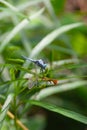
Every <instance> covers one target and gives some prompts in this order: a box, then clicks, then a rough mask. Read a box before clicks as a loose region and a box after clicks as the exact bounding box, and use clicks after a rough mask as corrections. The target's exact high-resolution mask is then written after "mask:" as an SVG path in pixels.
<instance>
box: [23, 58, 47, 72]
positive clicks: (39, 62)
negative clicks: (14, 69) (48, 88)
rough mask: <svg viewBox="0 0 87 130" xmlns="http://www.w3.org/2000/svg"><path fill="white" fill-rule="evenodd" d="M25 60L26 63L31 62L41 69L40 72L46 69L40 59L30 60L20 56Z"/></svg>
mask: <svg viewBox="0 0 87 130" xmlns="http://www.w3.org/2000/svg"><path fill="white" fill-rule="evenodd" d="M22 57H23V58H24V59H25V60H28V61H31V62H33V63H34V64H36V65H37V66H39V67H40V68H41V70H45V69H46V66H47V64H46V63H45V62H44V61H43V60H42V59H39V60H33V59H31V58H28V57H26V56H22Z"/></svg>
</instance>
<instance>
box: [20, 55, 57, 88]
mask: <svg viewBox="0 0 87 130" xmlns="http://www.w3.org/2000/svg"><path fill="white" fill-rule="evenodd" d="M22 57H23V58H24V59H25V60H28V61H31V62H33V63H34V64H36V65H37V66H39V67H40V68H41V71H42V72H43V70H45V69H46V67H47V64H46V63H45V62H44V61H43V60H42V59H39V60H33V59H31V58H28V57H26V56H22ZM43 74H44V73H43ZM26 79H28V81H29V89H31V88H32V87H33V86H37V85H38V83H41V84H43V82H46V83H48V82H50V83H53V85H57V84H58V80H57V79H52V78H48V77H44V75H43V76H41V77H38V75H36V79H35V78H33V76H32V77H31V78H30V77H29V78H26Z"/></svg>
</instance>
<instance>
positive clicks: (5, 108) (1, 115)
mask: <svg viewBox="0 0 87 130" xmlns="http://www.w3.org/2000/svg"><path fill="white" fill-rule="evenodd" d="M12 99H13V94H9V95H8V97H7V99H6V100H5V103H4V105H3V106H2V109H1V111H0V124H1V125H2V122H3V120H4V118H5V116H6V113H7V111H8V109H9V105H10V103H11V101H12ZM0 105H1V104H0ZM1 125H0V128H1Z"/></svg>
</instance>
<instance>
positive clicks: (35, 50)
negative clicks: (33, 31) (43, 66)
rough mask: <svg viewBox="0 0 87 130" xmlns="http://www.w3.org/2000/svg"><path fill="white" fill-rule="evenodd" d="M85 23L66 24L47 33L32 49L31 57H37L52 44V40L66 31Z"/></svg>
mask: <svg viewBox="0 0 87 130" xmlns="http://www.w3.org/2000/svg"><path fill="white" fill-rule="evenodd" d="M82 25H83V23H74V24H70V25H64V26H62V27H60V28H57V29H56V30H54V31H52V32H51V33H50V34H48V35H46V37H44V38H43V39H42V40H41V41H40V42H39V43H38V44H37V45H36V46H35V47H34V48H33V50H32V52H31V55H30V57H35V56H36V55H38V54H39V53H40V52H41V51H42V50H43V49H44V48H45V47H46V46H48V45H49V44H51V42H52V41H53V40H54V39H55V38H57V37H58V36H60V35H61V34H63V33H64V32H67V31H69V30H71V29H73V28H76V27H79V26H82Z"/></svg>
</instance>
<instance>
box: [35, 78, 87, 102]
mask: <svg viewBox="0 0 87 130" xmlns="http://www.w3.org/2000/svg"><path fill="white" fill-rule="evenodd" d="M83 85H87V81H81V80H79V81H74V82H73V83H66V84H63V85H58V86H55V87H48V88H44V89H43V90H41V91H40V92H39V93H38V95H37V96H36V97H35V98H36V99H38V100H39V99H43V98H46V97H47V96H50V95H52V94H56V93H60V92H65V91H69V90H72V89H76V88H78V87H81V86H83Z"/></svg>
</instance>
